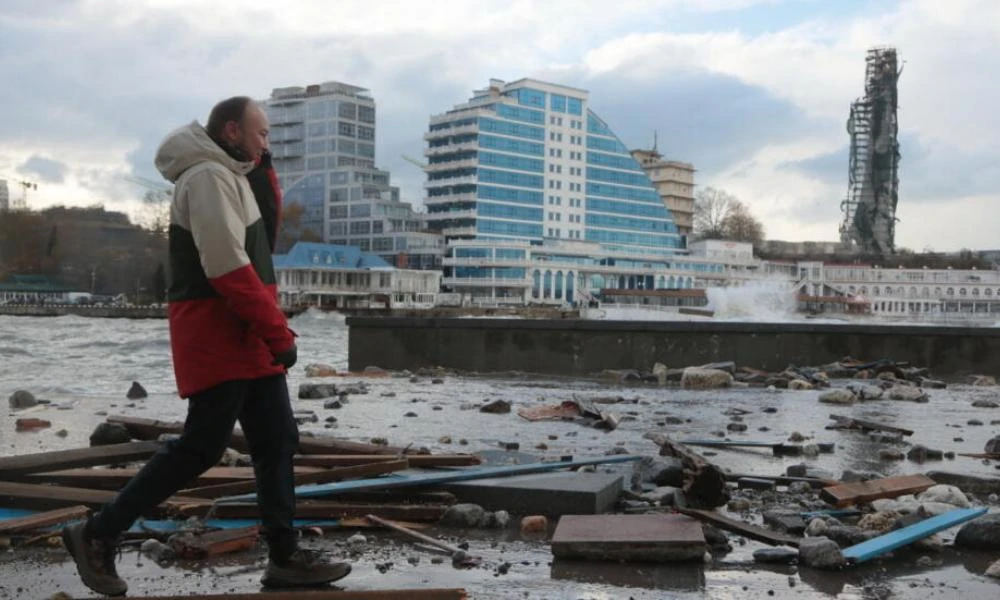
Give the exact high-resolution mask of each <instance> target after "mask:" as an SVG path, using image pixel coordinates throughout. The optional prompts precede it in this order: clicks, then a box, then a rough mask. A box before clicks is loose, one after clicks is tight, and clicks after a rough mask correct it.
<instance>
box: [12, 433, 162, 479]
mask: <svg viewBox="0 0 1000 600" xmlns="http://www.w3.org/2000/svg"><path fill="white" fill-rule="evenodd" d="M159 449H160V444H158V443H156V442H128V443H125V444H112V445H109V446H94V447H93V448H77V449H73V450H56V451H54V452H39V453H36V454H21V455H17V456H4V457H0V479H9V478H11V477H16V476H18V475H24V474H26V473H41V472H45V471H57V470H59V469H71V468H74V467H96V466H99V465H112V464H117V463H124V462H132V461H135V460H145V459H147V458H149V457H150V456H152V455H153V454H155V453H156V451H157V450H159Z"/></svg>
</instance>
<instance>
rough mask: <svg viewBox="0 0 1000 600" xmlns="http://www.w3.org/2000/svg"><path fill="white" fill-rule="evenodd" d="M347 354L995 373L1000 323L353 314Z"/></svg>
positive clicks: (550, 365) (426, 363)
mask: <svg viewBox="0 0 1000 600" xmlns="http://www.w3.org/2000/svg"><path fill="white" fill-rule="evenodd" d="M347 325H348V326H349V327H350V334H349V345H348V347H349V350H348V351H349V356H348V363H349V367H350V369H351V370H352V371H354V370H361V369H364V368H365V367H367V366H369V365H376V366H379V367H382V368H386V369H414V368H419V367H431V366H443V367H448V368H453V369H459V370H463V371H478V372H497V371H525V372H531V373H548V374H562V375H585V374H591V373H597V372H600V371H601V370H603V369H651V368H652V366H653V365H654V364H655V363H657V362H660V363H663V364H665V365H667V366H669V367H682V366H687V365H698V364H704V363H709V362H717V361H724V360H733V361H736V364H738V365H747V366H751V367H754V368H759V369H765V370H769V371H780V370H782V369H784V368H785V367H787V366H788V365H790V364H794V365H799V366H806V365H822V364H826V363H830V362H833V361H836V360H839V359H841V358H843V357H845V356H851V357H853V358H856V359H859V360H866V361H867V360H878V359H891V360H895V361H909V362H910V363H912V364H914V365H917V366H923V367H929V368H930V369H931V370H932V372H933V373H934V374H935V375H939V376H945V375H962V374H968V373H987V374H1000V328H978V327H924V326H900V325H868V324H844V325H839V324H836V325H835V324H812V323H714V322H709V323H706V322H662V321H654V322H646V321H587V320H534V319H419V318H386V317H377V318H369V317H355V318H350V319H348V320H347Z"/></svg>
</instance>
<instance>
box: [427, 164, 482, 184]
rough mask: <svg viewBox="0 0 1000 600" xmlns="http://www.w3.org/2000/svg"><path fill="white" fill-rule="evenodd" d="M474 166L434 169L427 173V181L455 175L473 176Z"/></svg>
mask: <svg viewBox="0 0 1000 600" xmlns="http://www.w3.org/2000/svg"><path fill="white" fill-rule="evenodd" d="M475 175H476V169H475V167H469V168H466V169H451V170H449V171H435V172H433V173H429V174H428V175H427V179H428V181H438V180H441V179H453V178H455V177H475Z"/></svg>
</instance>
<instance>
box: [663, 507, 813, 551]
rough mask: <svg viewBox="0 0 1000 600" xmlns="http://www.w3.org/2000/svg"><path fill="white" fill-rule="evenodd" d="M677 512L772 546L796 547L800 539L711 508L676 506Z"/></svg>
mask: <svg viewBox="0 0 1000 600" xmlns="http://www.w3.org/2000/svg"><path fill="white" fill-rule="evenodd" d="M677 512H679V513H681V514H682V515H687V516H689V517H694V518H695V519H698V520H699V521H704V522H706V523H711V524H712V525H715V526H716V527H718V528H719V529H725V530H726V531H732V532H733V533H738V534H740V535H742V536H743V537H746V538H750V539H751V540H757V541H758V542H764V543H765V544H770V545H772V546H795V547H798V545H799V541H800V539H801V538H797V537H795V536H791V535H786V534H784V533H778V532H776V531H771V530H770V529H765V528H763V527H758V526H757V525H752V524H750V523H744V522H743V521H737V520H736V519H730V518H729V517H726V516H724V515H721V514H719V513H717V512H715V511H711V510H698V509H694V508H678V509H677Z"/></svg>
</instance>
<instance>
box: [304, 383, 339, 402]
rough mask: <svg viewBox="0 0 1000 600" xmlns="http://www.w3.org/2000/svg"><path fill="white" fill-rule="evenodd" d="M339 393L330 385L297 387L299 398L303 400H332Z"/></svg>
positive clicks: (310, 384)
mask: <svg viewBox="0 0 1000 600" xmlns="http://www.w3.org/2000/svg"><path fill="white" fill-rule="evenodd" d="M338 393H339V391H338V390H337V386H336V385H334V384H332V383H303V384H301V385H300V386H299V398H300V399H303V400H319V399H321V398H332V397H333V396H336V395H337V394H338Z"/></svg>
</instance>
